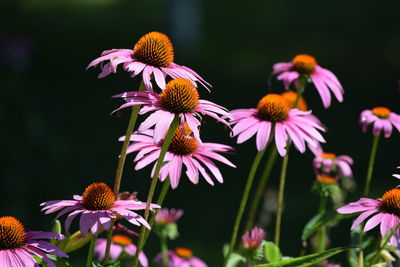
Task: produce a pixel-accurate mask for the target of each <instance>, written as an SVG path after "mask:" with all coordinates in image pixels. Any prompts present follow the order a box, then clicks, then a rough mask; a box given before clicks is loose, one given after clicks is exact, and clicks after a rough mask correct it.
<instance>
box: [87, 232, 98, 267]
mask: <svg viewBox="0 0 400 267" xmlns="http://www.w3.org/2000/svg"><path fill="white" fill-rule="evenodd" d="M95 244H96V237H95V236H93V237H92V239H90V246H89V251H88V257H87V262H86V267H91V266H92V260H93V252H94V245H95Z"/></svg>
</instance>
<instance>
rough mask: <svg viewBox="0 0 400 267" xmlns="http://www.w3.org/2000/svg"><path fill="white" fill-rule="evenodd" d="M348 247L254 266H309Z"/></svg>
mask: <svg viewBox="0 0 400 267" xmlns="http://www.w3.org/2000/svg"><path fill="white" fill-rule="evenodd" d="M347 249H349V248H345V247H339V248H332V249H328V250H325V251H323V252H320V253H315V254H310V255H307V256H303V257H298V258H293V259H289V260H283V261H279V262H273V263H267V264H259V265H255V266H254V267H294V266H310V265H312V264H315V263H318V262H321V261H323V260H325V259H327V258H329V257H332V256H333V255H336V254H338V253H341V252H343V251H345V250H347Z"/></svg>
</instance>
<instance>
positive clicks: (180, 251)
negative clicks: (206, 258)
mask: <svg viewBox="0 0 400 267" xmlns="http://www.w3.org/2000/svg"><path fill="white" fill-rule="evenodd" d="M175 253H176V254H177V255H178V256H179V257H182V258H185V259H190V258H191V257H193V252H192V251H191V250H190V249H188V248H176V249H175Z"/></svg>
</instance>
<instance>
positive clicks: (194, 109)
mask: <svg viewBox="0 0 400 267" xmlns="http://www.w3.org/2000/svg"><path fill="white" fill-rule="evenodd" d="M114 97H122V98H124V99H125V100H126V101H127V102H128V103H126V104H124V105H122V106H121V107H119V108H118V109H117V110H120V109H123V108H127V107H132V106H136V105H143V106H144V107H143V108H142V109H141V112H140V114H145V113H147V112H154V113H153V114H151V115H150V116H149V117H148V118H147V119H146V120H145V121H144V122H143V123H142V124H141V125H140V127H139V129H138V131H139V132H142V131H144V130H147V129H149V128H151V127H152V126H154V125H155V129H154V141H155V142H156V143H158V142H160V140H161V139H162V138H164V136H165V135H166V133H167V131H168V128H169V126H170V124H171V122H172V120H173V119H174V117H175V115H176V114H179V117H180V120H181V127H183V124H184V123H187V124H188V126H189V128H190V129H191V130H192V132H193V135H194V136H195V137H196V138H197V139H198V140H199V141H200V134H199V129H198V128H199V126H200V121H199V119H198V118H197V117H200V115H199V114H204V115H208V116H210V117H212V118H214V119H216V120H218V121H219V122H222V123H224V124H225V125H228V126H229V123H228V122H227V121H225V120H224V119H222V118H221V117H219V116H218V115H220V116H224V117H227V118H230V114H229V112H228V110H227V109H225V108H224V107H221V106H219V105H217V104H214V103H212V102H210V101H207V100H202V99H199V93H198V92H197V89H196V86H195V85H194V84H193V83H192V82H190V81H189V80H186V79H174V80H172V81H170V82H169V83H168V84H167V85H166V88H165V90H164V91H163V92H162V93H161V94H160V95H158V94H155V93H153V92H136V91H133V92H126V93H123V94H119V95H116V96H114ZM117 110H116V111H117Z"/></svg>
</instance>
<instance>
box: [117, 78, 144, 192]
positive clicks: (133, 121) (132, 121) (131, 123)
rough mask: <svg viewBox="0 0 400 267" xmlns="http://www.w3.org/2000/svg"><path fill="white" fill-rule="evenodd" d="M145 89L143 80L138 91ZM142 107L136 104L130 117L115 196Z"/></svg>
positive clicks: (119, 165)
mask: <svg viewBox="0 0 400 267" xmlns="http://www.w3.org/2000/svg"><path fill="white" fill-rule="evenodd" d="M145 90H146V88H145V86H144V83H143V81H142V82H141V83H140V87H139V90H138V91H139V92H143V91H145ZM140 107H141V105H136V106H134V107H132V113H131V118H130V119H129V123H128V128H127V129H126V133H125V140H124V143H123V144H122V148H121V153H120V157H119V160H118V165H117V170H116V173H115V180H114V195H115V197H118V193H119V188H120V186H121V178H122V173H123V171H124V165H125V159H126V151H127V150H128V146H129V143H130V139H131V135H132V132H133V129H134V128H135V124H136V120H137V117H138V114H139V110H140Z"/></svg>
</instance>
